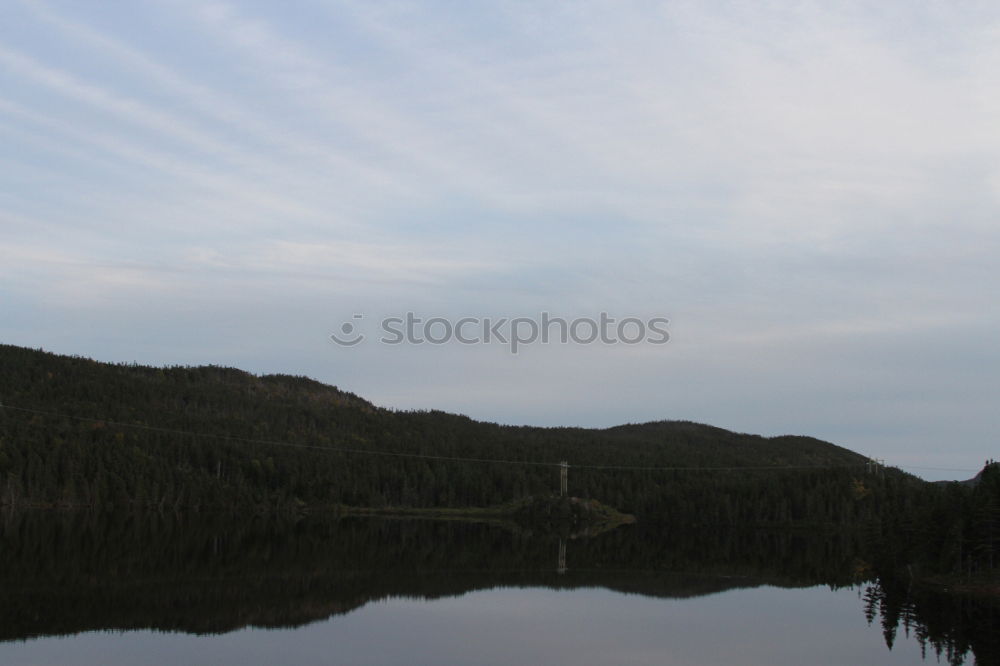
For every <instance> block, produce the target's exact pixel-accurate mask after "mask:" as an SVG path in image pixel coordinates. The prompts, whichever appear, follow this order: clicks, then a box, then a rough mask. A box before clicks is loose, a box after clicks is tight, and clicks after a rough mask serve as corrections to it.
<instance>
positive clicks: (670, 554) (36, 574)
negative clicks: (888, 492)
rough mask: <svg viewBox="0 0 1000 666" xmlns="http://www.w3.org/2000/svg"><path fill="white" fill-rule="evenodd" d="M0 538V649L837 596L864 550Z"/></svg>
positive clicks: (798, 537)
mask: <svg viewBox="0 0 1000 666" xmlns="http://www.w3.org/2000/svg"><path fill="white" fill-rule="evenodd" d="M0 535H2V536H0V627H2V629H0V640H11V639H19V638H25V637H29V636H37V635H58V634H67V633H76V632H80V631H87V630H99V629H115V630H127V629H143V628H150V629H158V630H167V631H184V632H194V633H216V632H225V631H231V630H234V629H238V628H241V627H245V626H266V627H289V626H296V625H301V624H305V623H309V622H314V621H317V620H322V619H325V618H328V617H330V616H333V615H338V614H343V613H348V612H350V611H352V610H354V609H356V608H359V607H361V606H363V605H365V604H367V603H369V602H371V601H375V600H379V599H385V598H388V597H415V598H426V599H434V598H440V597H444V596H450V595H459V594H464V593H466V592H470V591H474V590H481V589H489V588H493V587H498V586H542V587H551V588H560V589H573V588H579V587H605V588H609V589H612V590H618V591H622V592H628V593H636V594H642V595H647V596H656V597H669V598H688V597H695V596H701V595H706V594H713V593H717V592H722V591H726V590H731V589H734V588H745V587H754V586H758V585H762V584H770V585H777V586H810V585H817V584H828V585H832V586H840V585H847V584H850V583H852V581H853V576H854V570H855V567H856V560H855V553H856V552H858V551H857V543H856V542H855V540H854V539H852V538H849V537H847V536H844V535H838V534H829V535H819V536H816V535H813V536H810V535H806V534H803V533H790V532H784V533H774V532H771V533H765V532H732V531H729V532H718V533H712V532H709V531H700V532H698V533H679V532H678V533H672V532H668V531H663V530H658V531H652V530H645V529H643V528H642V527H640V526H630V527H623V528H619V529H618V530H614V531H612V532H608V533H606V534H603V535H601V536H600V537H597V538H593V539H578V540H572V541H569V542H565V553H566V555H565V557H566V561H565V564H566V567H567V571H566V572H565V573H562V574H560V573H557V568H558V567H559V554H560V543H559V540H558V539H557V538H551V537H550V538H532V537H528V536H525V535H523V534H517V533H513V532H510V531H507V530H504V529H500V528H497V527H494V526H489V525H475V524H466V523H460V522H435V521H410V520H370V519H344V520H334V519H328V518H322V517H314V518H309V519H306V520H301V521H297V522H290V521H281V520H277V519H273V518H256V519H249V520H246V521H240V522H235V521H232V520H227V519H224V518H222V517H219V516H209V517H200V518H198V519H197V520H195V519H191V518H188V519H183V520H181V519H178V518H175V517H169V518H168V517H164V516H159V515H148V516H133V517H121V516H112V517H100V516H94V515H90V514H51V513H50V514H43V513H36V514H26V515H16V516H9V517H7V518H6V519H5V520H4V521H3V523H2V532H0ZM886 607H889V604H888V603H887V604H886ZM908 612H910V613H911V615H912V614H913V613H914V612H915V611H913V609H910V611H908Z"/></svg>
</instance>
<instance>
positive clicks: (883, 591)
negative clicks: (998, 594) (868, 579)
mask: <svg viewBox="0 0 1000 666" xmlns="http://www.w3.org/2000/svg"><path fill="white" fill-rule="evenodd" d="M863 600H864V610H865V617H866V618H867V619H868V623H869V624H872V623H874V622H875V621H876V620H879V622H880V624H881V626H882V633H883V635H884V636H885V643H886V645H887V646H888V647H889V649H890V650H891V649H892V646H893V644H894V642H895V640H896V638H897V633H898V631H899V630H900V629H902V630H903V631H904V633H905V635H906V636H907V637H909V636H910V635H911V634H912V635H914V636H915V637H916V639H917V641H918V642H919V643H920V648H921V652H922V653H923V655H924V657H925V658H926V657H927V652H928V650H930V651H932V652H933V653H934V654H935V655H936V657H937V659H938V660H941V659H944V660H946V661H947V663H949V664H952V665H958V664H963V663H965V660H966V657H967V656H968V654H969V653H970V652H972V653H973V654H974V655H975V658H976V663H977V664H995V663H998V658H1000V638H998V636H997V632H996V629H995V621H996V618H997V611H998V608H997V604H996V603H995V602H992V601H989V600H986V599H975V598H970V597H963V596H955V595H946V594H941V593H934V592H931V591H929V590H926V589H918V588H911V587H909V586H907V585H905V584H902V583H900V582H899V581H889V580H878V581H875V582H873V583H871V584H869V585H867V586H866V587H865V591H864V595H863Z"/></svg>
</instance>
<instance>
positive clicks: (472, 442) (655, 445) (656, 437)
mask: <svg viewBox="0 0 1000 666" xmlns="http://www.w3.org/2000/svg"><path fill="white" fill-rule="evenodd" d="M0 363H2V368H3V371H2V374H0V400H2V401H3V403H4V404H6V405H10V406H11V407H8V408H3V409H0V503H2V504H4V505H7V506H62V507H98V508H101V507H130V508H153V509H160V510H175V509H176V510H180V509H206V510H207V509H240V510H245V509H247V508H258V509H274V508H279V509H280V508H286V509H287V508H297V507H302V506H333V505H347V506H364V507H385V506H406V507H464V506H490V505H495V504H501V503H504V502H509V501H511V500H516V499H519V498H522V497H526V496H537V495H547V494H551V493H553V492H554V491H557V490H558V487H559V486H558V484H559V469H558V467H557V466H555V465H554V464H555V463H558V462H559V461H561V460H567V461H569V462H570V465H571V468H570V478H569V489H570V494H572V495H576V496H580V497H584V498H595V499H599V500H601V501H603V502H605V503H608V504H610V505H613V506H615V507H616V508H618V509H620V510H622V511H625V512H627V513H632V514H635V515H637V516H639V518H640V519H641V520H647V521H658V522H669V523H670V524H692V523H698V524H731V525H746V524H790V523H838V524H849V523H854V522H856V521H858V520H862V519H864V518H865V517H866V516H868V515H869V513H870V506H871V505H872V504H873V502H870V501H868V500H867V499H866V498H865V497H864V493H862V492H860V491H859V490H858V487H859V486H858V484H862V485H864V486H865V487H868V486H875V485H878V484H880V483H881V481H880V480H879V479H878V478H877V477H874V476H865V475H864V463H865V459H864V458H863V457H862V456H860V455H858V454H856V453H853V452H851V451H848V450H847V449H843V448H840V447H837V446H834V445H832V444H829V443H826V442H821V441H818V440H815V439H811V438H804V437H778V438H764V437H759V436H754V435H745V434H737V433H732V432H729V431H726V430H722V429H719V428H713V427H710V426H704V425H699V424H694V423H688V422H659V423H650V424H642V425H627V426H620V427H616V428H610V429H606V430H590V429H579V428H532V427H510V426H500V425H496V424H492V423H481V422H476V421H473V420H471V419H469V418H466V417H462V416H456V415H453V414H446V413H443V412H438V411H430V412H397V411H392V410H387V409H381V408H377V407H375V406H373V405H371V404H370V403H368V402H366V401H364V400H362V399H361V398H359V397H357V396H355V395H352V394H350V393H346V392H344V391H340V390H338V389H336V388H334V387H330V386H326V385H323V384H320V383H318V382H315V381H313V380H309V379H306V378H301V377H290V376H281V375H272V376H263V377H257V376H254V375H250V374H248V373H245V372H242V371H239V370H234V369H229V368H219V367H211V366H210V367H174V368H150V367H143V366H137V365H112V364H105V363H97V362H94V361H90V360H87V359H82V358H74V357H65V356H57V355H54V354H49V353H45V352H41V351H36V350H30V349H24V348H19V347H12V346H2V347H0ZM14 408H26V409H32V410H37V411H36V412H25V411H20V410H18V409H14ZM37 412H44V413H37ZM397 454H406V455H414V454H416V455H421V456H429V457H428V458H410V457H403V456H400V455H397ZM442 458H444V459H442ZM447 458H475V459H480V460H482V459H488V460H493V459H496V460H504V461H508V463H507V464H497V463H484V462H463V461H455V460H448V459H447ZM522 462H523V463H538V462H551V463H553V465H552V466H545V465H537V464H520V463H522ZM586 466H610V467H720V466H728V467H735V468H740V467H761V466H768V467H770V466H775V467H781V466H789V467H794V468H796V469H790V470H780V469H778V470H766V471H760V470H757V471H754V470H747V469H735V470H732V471H703V472H692V471H662V470H647V471H635V470H615V469H588V468H587V467H586ZM828 466H829V467H830V468H829V469H828V468H826V467H828ZM813 467H816V469H811V468H813ZM799 468H805V469H799Z"/></svg>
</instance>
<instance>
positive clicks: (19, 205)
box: [0, 0, 1000, 478]
mask: <svg viewBox="0 0 1000 666" xmlns="http://www.w3.org/2000/svg"><path fill="white" fill-rule="evenodd" d="M998 72H1000V5H996V3H993V2H982V3H974V2H963V3H955V2H925V3H913V2H902V1H900V2H883V3H828V2H816V3H809V2H802V3H796V4H795V5H794V6H793V5H792V4H791V3H738V2H717V3H704V2H663V3H655V2H634V3H627V2H606V3H602V2H566V3H551V2H502V3H500V2H413V3H407V2H384V3H383V2H356V3H354V2H322V1H320V0H313V1H306V0H300V1H298V2H292V3H280V4H279V3H271V2H239V3H235V2H234V3H214V2H197V1H193V0H191V1H188V0H150V1H148V2H124V1H121V2H104V3H77V2H55V1H51V2H34V1H28V0H25V1H23V2H22V1H19V0H12V1H11V2H5V3H3V4H2V5H0V146H2V150H0V276H2V278H0V279H2V282H0V308H2V311H0V312H2V317H0V340H2V341H4V342H8V343H13V344H21V345H27V346H33V347H39V346H41V347H44V348H46V349H51V350H53V351H57V352H62V353H70V354H80V355H85V356H91V357H95V358H98V359H101V360H107V361H133V360H134V361H139V362H143V363H154V364H198V363H210V362H211V363H218V364H224V365H233V366H238V367H242V368H245V369H248V370H251V371H254V372H292V373H301V374H307V375H310V376H313V377H316V378H317V379H320V380H322V381H326V382H329V383H333V384H336V385H338V386H340V387H342V388H345V389H348V390H351V391H354V392H356V393H359V394H361V395H363V396H365V397H368V398H369V399H371V400H373V401H374V402H376V403H378V404H381V405H385V406H389V407H395V408H401V409H407V408H428V407H435V408H440V409H445V410H448V411H455V412H462V413H466V414H469V415H470V416H473V417H475V418H479V419H485V420H491V421H501V422H505V423H530V424H542V425H555V424H568V425H583V426H607V425H613V424H617V423H621V422H636V421H647V420H656V419H692V420H697V421H703V422H708V423H712V424H715V425H719V426H723V427H727V428H731V429H734V430H739V431H747V432H758V433H762V434H768V435H772V434H782V433H796V434H809V435H814V436H817V437H821V438H824V439H828V440H830V441H834V442H836V443H838V444H841V445H843V446H847V447H849V448H852V449H855V450H858V451H861V452H863V453H866V454H869V455H872V456H876V457H881V458H885V459H886V460H887V461H888V462H889V463H891V464H897V465H900V466H903V467H909V466H922V467H943V468H957V469H978V468H979V467H980V466H981V465H982V463H983V461H984V459H985V458H987V457H997V446H996V443H995V434H996V432H997V425H998V420H1000V419H998V417H997V413H998V411H1000V410H998V409H997V403H998V398H1000V388H998V386H1000V382H998V379H1000V374H998V368H1000V353H998V351H997V343H996V337H997V330H998V325H1000V312H998V307H997V299H996V295H995V294H996V291H997V287H998V286H1000V267H998V261H997V257H998V250H1000V215H998V213H1000V130H998V129H997V128H998V127H1000V125H998V120H997V119H998V118H1000V75H998ZM543 310H547V311H549V312H552V313H553V314H555V315H561V316H564V317H577V316H597V314H599V313H600V312H601V311H606V312H608V313H611V314H612V315H613V316H616V317H619V318H621V317H625V316H629V315H636V316H640V317H651V316H665V317H669V318H670V319H671V321H672V323H671V333H672V336H673V339H672V341H671V342H670V343H669V344H667V345H663V346H651V345H640V346H633V347H624V346H606V345H591V346H558V345H549V346H545V347H543V346H534V347H531V348H528V349H525V350H524V351H523V352H522V353H521V354H518V355H517V356H516V357H514V356H511V355H510V354H508V353H507V352H506V351H505V350H504V349H503V348H500V347H497V346H489V345H482V346H475V347H463V346H460V345H444V346H441V347H428V346H422V347H416V346H409V347H386V346H384V345H378V344H374V343H371V344H369V343H366V344H364V345H361V346H359V347H355V348H350V349H343V348H339V347H337V346H335V345H333V344H332V343H331V342H330V341H329V339H328V335H329V334H330V333H331V332H333V331H335V330H337V328H338V327H339V326H340V324H341V322H343V321H347V320H350V319H351V316H352V315H353V314H354V313H364V314H365V316H366V320H365V321H366V322H367V323H368V325H371V326H374V322H376V321H377V320H378V318H379V317H382V316H386V315H398V314H401V313H405V312H406V311H414V312H417V313H421V314H423V315H425V316H435V315H440V316H447V317H459V316H462V315H478V316H493V317H518V316H525V317H535V316H537V315H538V313H539V312H541V311H543ZM915 471H916V470H915ZM919 472H920V473H921V474H922V475H923V476H925V477H927V478H952V477H963V478H964V477H967V476H969V474H967V473H965V472H961V471H959V472H954V473H952V472H948V471H940V472H939V471H933V470H919Z"/></svg>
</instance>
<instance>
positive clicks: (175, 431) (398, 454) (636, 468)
mask: <svg viewBox="0 0 1000 666" xmlns="http://www.w3.org/2000/svg"><path fill="white" fill-rule="evenodd" d="M0 408H3V409H10V410H14V411H18V412H25V413H28V414H37V415H40V416H49V417H54V418H64V419H71V420H75V421H83V422H87V423H103V424H109V425H114V426H119V427H122V428H135V429H137V430H145V431H148V432H159V433H165V434H169V435H184V436H188V437H202V438H209V439H219V440H223V441H228V442H242V443H245V444H263V445H266V446H281V447H287V448H295V449H307V450H312V451H328V452H331V453H351V454H367V455H375V456H385V457H395V458H415V459H419V460H440V461H446V462H465V463H482V464H494V465H530V466H535V467H561V466H562V463H561V462H540V461H534V460H505V459H500V458H466V457H462V456H442V455H433V454H429V453H407V452H404V451H378V450H374V449H356V448H345V447H335V446H318V445H315V444H300V443H298V442H286V441H279V440H271V439H258V438H253V437H238V436H236V435H220V434H215V433H207V432H198V431H195V430H182V429H179V428H164V427H160V426H151V425H145V424H143V423H128V422H126V421H115V420H111V419H100V418H95V417H89V416H74V415H72V414H62V413H60V412H52V411H47V410H41V409H30V408H28V407H15V406H13V405H6V404H3V403H0ZM866 464H867V463H855V464H844V465H770V466H744V467H741V466H732V465H730V466H720V467H658V466H640V465H570V467H572V468H573V469H588V470H606V471H633V472H723V471H728V472H732V471H770V470H773V471H779V470H823V469H846V468H860V467H865V465H866Z"/></svg>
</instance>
